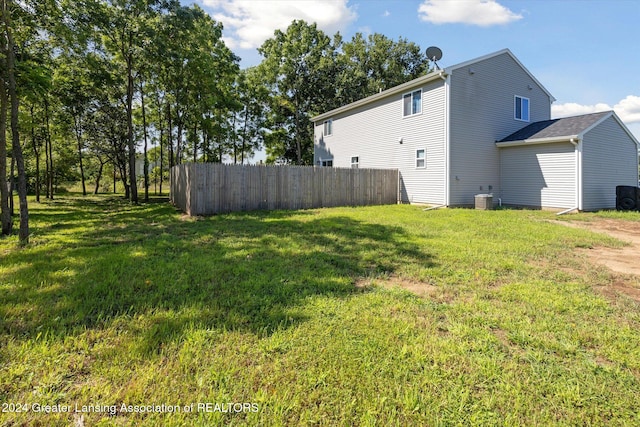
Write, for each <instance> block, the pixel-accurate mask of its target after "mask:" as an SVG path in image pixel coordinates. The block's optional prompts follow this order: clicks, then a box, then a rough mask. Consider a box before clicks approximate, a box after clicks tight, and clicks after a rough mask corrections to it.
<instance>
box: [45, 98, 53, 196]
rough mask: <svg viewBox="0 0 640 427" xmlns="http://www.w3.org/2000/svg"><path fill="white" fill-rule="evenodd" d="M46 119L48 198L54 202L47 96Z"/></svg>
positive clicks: (46, 100)
mask: <svg viewBox="0 0 640 427" xmlns="http://www.w3.org/2000/svg"><path fill="white" fill-rule="evenodd" d="M44 118H45V122H46V129H45V140H44V143H45V158H46V159H48V160H47V197H48V198H49V199H50V200H53V181H54V171H53V148H52V147H51V127H50V125H49V99H48V98H47V97H46V96H45V98H44Z"/></svg>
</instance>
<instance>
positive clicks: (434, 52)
mask: <svg viewBox="0 0 640 427" xmlns="http://www.w3.org/2000/svg"><path fill="white" fill-rule="evenodd" d="M427 59H428V60H429V61H431V62H433V65H435V66H436V70H439V69H440V66H439V65H438V61H440V60H441V59H442V51H441V50H440V48H439V47H436V46H431V47H428V48H427Z"/></svg>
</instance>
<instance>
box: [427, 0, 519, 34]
mask: <svg viewBox="0 0 640 427" xmlns="http://www.w3.org/2000/svg"><path fill="white" fill-rule="evenodd" d="M418 16H419V17H420V19H422V20H423V21H427V22H431V23H432V24H471V25H478V26H481V27H489V26H491V25H502V24H508V23H509V22H513V21H517V20H519V19H522V15H520V14H517V13H514V12H512V11H511V10H509V9H507V8H506V7H504V6H502V5H501V4H499V3H498V2H496V1H495V0H457V1H451V0H425V1H424V2H422V4H420V7H418Z"/></svg>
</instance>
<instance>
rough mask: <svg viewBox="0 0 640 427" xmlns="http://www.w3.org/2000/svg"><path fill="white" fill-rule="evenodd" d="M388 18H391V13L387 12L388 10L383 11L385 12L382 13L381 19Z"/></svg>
mask: <svg viewBox="0 0 640 427" xmlns="http://www.w3.org/2000/svg"><path fill="white" fill-rule="evenodd" d="M388 16H391V12H389V11H388V10H385V11H384V12H383V13H382V17H383V18H386V17H388Z"/></svg>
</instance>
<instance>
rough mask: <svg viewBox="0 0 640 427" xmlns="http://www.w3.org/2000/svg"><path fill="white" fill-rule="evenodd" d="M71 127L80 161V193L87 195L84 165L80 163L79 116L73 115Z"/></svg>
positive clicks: (80, 131)
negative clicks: (74, 134)
mask: <svg viewBox="0 0 640 427" xmlns="http://www.w3.org/2000/svg"><path fill="white" fill-rule="evenodd" d="M73 127H74V130H75V133H76V142H77V144H78V161H79V163H80V178H81V180H82V195H83V196H86V195H87V186H86V184H85V178H84V165H83V164H82V130H81V129H80V118H79V117H77V116H76V114H74V115H73Z"/></svg>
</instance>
